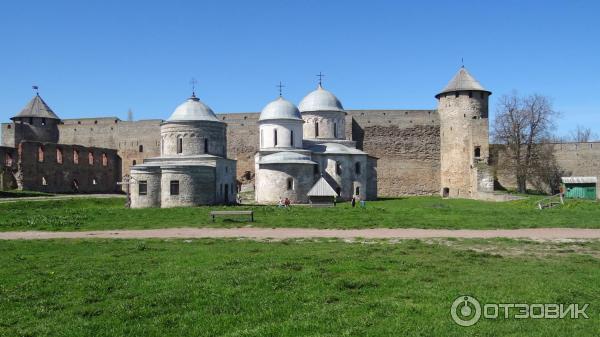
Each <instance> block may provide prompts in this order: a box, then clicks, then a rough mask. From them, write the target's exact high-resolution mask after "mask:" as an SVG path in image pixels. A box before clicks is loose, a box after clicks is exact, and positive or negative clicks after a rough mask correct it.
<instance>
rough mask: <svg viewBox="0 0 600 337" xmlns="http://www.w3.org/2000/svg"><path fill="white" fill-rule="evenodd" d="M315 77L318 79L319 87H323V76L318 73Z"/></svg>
mask: <svg viewBox="0 0 600 337" xmlns="http://www.w3.org/2000/svg"><path fill="white" fill-rule="evenodd" d="M317 77H318V78H319V86H320V87H322V86H323V77H325V75H324V74H323V73H321V72H320V71H319V74H318V75H317Z"/></svg>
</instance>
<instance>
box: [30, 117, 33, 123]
mask: <svg viewBox="0 0 600 337" xmlns="http://www.w3.org/2000/svg"><path fill="white" fill-rule="evenodd" d="M29 124H31V125H33V117H29Z"/></svg>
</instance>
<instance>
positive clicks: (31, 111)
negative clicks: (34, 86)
mask: <svg viewBox="0 0 600 337" xmlns="http://www.w3.org/2000/svg"><path fill="white" fill-rule="evenodd" d="M27 117H38V118H47V119H60V118H58V116H57V115H56V114H55V113H54V112H53V111H52V109H50V107H49V106H48V104H46V102H44V100H43V99H42V98H41V97H40V95H35V97H33V98H32V99H31V101H29V103H27V105H26V106H25V107H24V108H23V110H21V112H19V113H18V114H17V115H16V116H14V117H12V118H11V119H15V118H27Z"/></svg>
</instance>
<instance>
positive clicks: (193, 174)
mask: <svg viewBox="0 0 600 337" xmlns="http://www.w3.org/2000/svg"><path fill="white" fill-rule="evenodd" d="M173 180H177V181H179V195H171V193H170V192H171V181H173ZM215 186H216V179H215V168H214V167H211V166H183V165H182V166H169V167H163V168H162V176H161V207H163V208H168V207H183V206H198V205H211V204H214V203H215V202H216V200H215V194H216V193H215V192H216V191H215Z"/></svg>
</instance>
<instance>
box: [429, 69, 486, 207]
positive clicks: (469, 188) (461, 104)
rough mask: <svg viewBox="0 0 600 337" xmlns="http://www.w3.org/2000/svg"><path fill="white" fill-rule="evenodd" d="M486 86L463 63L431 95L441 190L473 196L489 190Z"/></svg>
mask: <svg viewBox="0 0 600 337" xmlns="http://www.w3.org/2000/svg"><path fill="white" fill-rule="evenodd" d="M491 94H492V93H491V92H490V91H488V90H486V89H485V88H484V87H483V86H482V85H481V84H480V83H479V82H478V81H477V80H476V79H475V78H474V77H473V76H472V75H471V74H470V73H469V72H468V71H467V69H465V68H464V67H462V68H461V69H460V70H459V71H458V73H457V74H456V75H455V76H454V78H452V80H451V81H450V82H449V83H448V85H446V87H445V88H444V89H443V90H442V91H441V92H440V93H439V94H437V95H436V96H435V97H436V98H437V99H438V113H439V116H440V139H441V144H440V153H441V170H440V171H441V177H440V178H441V179H440V184H441V191H440V192H441V194H442V196H444V197H459V198H477V194H478V193H479V192H491V191H492V190H493V180H492V181H491V184H490V179H489V175H488V166H487V163H488V157H489V138H488V137H489V121H488V98H489V96H490V95H491Z"/></svg>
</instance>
